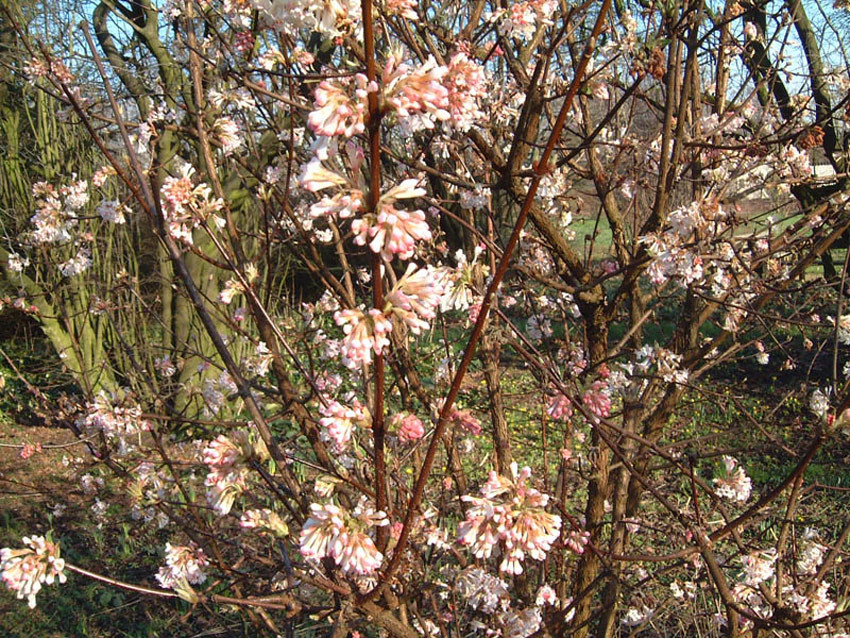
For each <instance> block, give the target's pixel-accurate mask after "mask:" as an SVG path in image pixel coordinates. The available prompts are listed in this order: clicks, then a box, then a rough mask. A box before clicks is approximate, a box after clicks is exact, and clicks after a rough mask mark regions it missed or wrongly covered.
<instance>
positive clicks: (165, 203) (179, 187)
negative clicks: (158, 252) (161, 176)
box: [159, 164, 224, 245]
mask: <svg viewBox="0 0 850 638" xmlns="http://www.w3.org/2000/svg"><path fill="white" fill-rule="evenodd" d="M193 173H194V169H193V168H192V167H191V166H189V165H188V164H187V165H185V166H184V167H183V169H182V171H181V174H180V176H179V177H173V176H169V177H166V178H165V180H164V181H163V183H162V187H161V188H160V190H159V194H160V197H161V199H162V212H163V216H164V217H165V223H166V226H167V227H168V234H169V235H171V236H172V237H173V238H174V239H177V240H178V241H182V242H184V243H186V244H190V245H191V244H193V243H194V240H193V238H192V231H193V230H194V229H195V228H197V227H198V226H199V225H200V223H201V221H203V220H205V219H207V218H208V217H209V216H210V215H215V214H216V213H217V212H218V211H220V210H221V209H222V207H223V206H224V203H223V202H222V201H221V200H219V199H216V198H213V197H212V189H211V188H210V187H209V186H207V185H206V184H198V185H197V186H196V185H195V183H194V180H193V179H192V174H193ZM216 219H217V218H216ZM217 223H218V222H217Z"/></svg>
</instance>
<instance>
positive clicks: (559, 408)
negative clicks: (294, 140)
mask: <svg viewBox="0 0 850 638" xmlns="http://www.w3.org/2000/svg"><path fill="white" fill-rule="evenodd" d="M546 414H548V415H549V416H550V417H552V418H553V419H558V420H559V421H566V420H567V419H569V418H570V417H571V416H572V415H573V404H572V402H571V401H570V400H569V398H568V397H567V395H566V394H563V393H561V392H559V393H558V394H556V395H555V396H553V397H550V398H549V402H548V403H547V405H546Z"/></svg>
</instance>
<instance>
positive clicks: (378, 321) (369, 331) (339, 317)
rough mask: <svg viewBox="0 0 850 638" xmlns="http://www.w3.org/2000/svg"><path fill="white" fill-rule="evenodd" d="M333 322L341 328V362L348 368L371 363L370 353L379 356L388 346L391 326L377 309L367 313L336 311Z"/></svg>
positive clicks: (350, 310)
mask: <svg viewBox="0 0 850 638" xmlns="http://www.w3.org/2000/svg"><path fill="white" fill-rule="evenodd" d="M334 321H336V324H337V325H338V326H342V331H343V332H344V333H345V338H344V339H343V342H342V362H343V363H344V364H345V365H346V366H348V367H349V368H352V369H354V368H358V367H360V366H362V365H366V364H369V363H371V362H372V353H373V352H374V353H375V354H381V353H382V352H383V350H384V348H385V347H387V346H388V345H390V339H389V336H388V335H389V334H390V331H391V330H392V329H393V324H392V322H391V321H390V320H389V318H388V317H387V316H386V315H385V314H384V313H382V312H381V311H380V310H378V309H377V308H372V309H371V310H368V311H367V312H365V313H364V312H363V311H362V310H359V309H356V308H355V309H349V310H338V311H337V312H336V313H334Z"/></svg>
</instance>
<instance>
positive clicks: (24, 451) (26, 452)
mask: <svg viewBox="0 0 850 638" xmlns="http://www.w3.org/2000/svg"><path fill="white" fill-rule="evenodd" d="M41 451H42V449H41V443H40V442H39V443H36V444H35V445H33V444H32V443H24V445H23V446H22V447H21V451H20V452H19V453H18V456H20V457H21V458H22V459H24V460H26V459H28V458H30V457H31V456H32V455H33V454H35V453H36V452H41Z"/></svg>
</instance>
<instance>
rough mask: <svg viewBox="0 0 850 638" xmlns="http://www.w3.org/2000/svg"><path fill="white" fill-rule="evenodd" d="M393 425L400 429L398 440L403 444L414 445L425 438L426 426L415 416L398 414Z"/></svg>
mask: <svg viewBox="0 0 850 638" xmlns="http://www.w3.org/2000/svg"><path fill="white" fill-rule="evenodd" d="M392 423H393V425H394V426H395V427H397V428H398V438H399V440H400V441H402V442H403V443H413V442H414V441H418V440H419V439H421V438H422V437H423V436H425V426H424V425H423V423H422V420H421V419H420V418H419V417H418V416H416V415H415V414H405V413H402V414H396V415H395V416H394V417H393V419H392Z"/></svg>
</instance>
